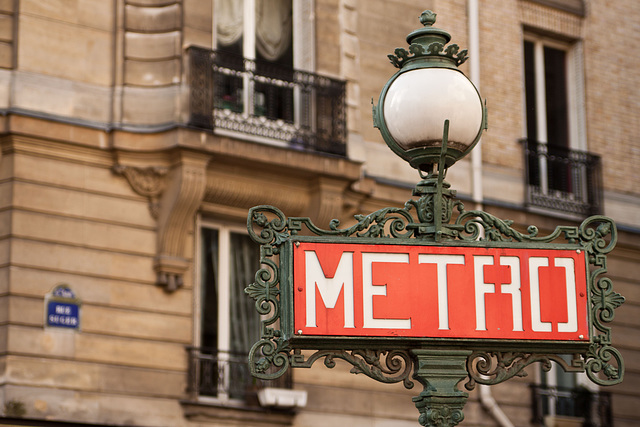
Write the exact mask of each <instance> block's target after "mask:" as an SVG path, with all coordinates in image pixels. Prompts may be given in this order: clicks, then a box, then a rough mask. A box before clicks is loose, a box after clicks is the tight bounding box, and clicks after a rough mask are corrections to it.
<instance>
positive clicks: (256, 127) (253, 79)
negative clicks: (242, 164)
mask: <svg viewBox="0 0 640 427" xmlns="http://www.w3.org/2000/svg"><path fill="white" fill-rule="evenodd" d="M188 54H189V85H190V102H189V107H190V111H189V125H191V126H194V127H198V128H203V129H220V130H224V131H229V132H233V133H237V134H244V135H252V136H253V137H258V138H265V139H268V140H275V141H280V142H284V143H286V144H287V145H288V146H291V147H292V148H298V149H308V150H314V151H318V152H323V153H329V154H335V155H339V156H345V155H346V113H345V111H346V110H345V83H344V82H342V81H338V80H335V79H331V78H328V77H323V76H319V75H317V74H313V73H308V72H304V71H299V70H294V69H292V68H288V67H283V66H279V65H277V64H272V63H267V62H260V61H254V60H249V59H246V58H243V57H240V56H236V55H231V54H228V53H223V52H217V51H210V50H207V49H202V48H199V47H190V48H189V49H188Z"/></svg>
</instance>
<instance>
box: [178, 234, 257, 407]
mask: <svg viewBox="0 0 640 427" xmlns="http://www.w3.org/2000/svg"><path fill="white" fill-rule="evenodd" d="M200 248H201V254H200V266H201V268H200V270H201V271H200V298H199V302H200V304H199V306H200V322H199V328H198V329H199V331H200V332H199V340H200V343H199V344H200V346H199V347H198V348H193V349H191V368H190V371H191V379H190V388H191V389H192V390H191V391H192V392H195V393H197V394H198V395H199V396H207V397H213V398H217V399H218V400H219V401H222V402H228V401H233V400H238V401H241V400H244V399H245V398H246V397H247V390H248V388H251V386H252V385H253V383H254V382H255V381H253V378H252V377H251V375H250V373H249V370H248V366H247V354H248V353H249V349H250V348H251V346H252V345H253V343H254V342H256V341H257V340H258V339H259V336H260V332H259V331H260V318H259V316H258V313H257V311H256V309H255V306H254V301H253V300H252V299H250V298H248V297H247V296H246V295H245V293H244V288H245V287H246V286H247V285H248V284H250V283H251V282H253V279H254V275H255V273H256V271H257V270H258V268H259V266H260V263H259V252H258V246H257V245H256V244H255V243H254V242H253V241H251V239H250V238H249V236H247V235H246V234H245V233H240V232H235V231H233V230H231V229H229V228H227V227H220V228H202V229H201V233H200Z"/></svg>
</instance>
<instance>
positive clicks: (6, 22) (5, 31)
mask: <svg viewBox="0 0 640 427" xmlns="http://www.w3.org/2000/svg"><path fill="white" fill-rule="evenodd" d="M0 40H2V41H4V42H11V40H13V16H12V15H5V14H2V13H0Z"/></svg>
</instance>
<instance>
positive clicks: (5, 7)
mask: <svg viewBox="0 0 640 427" xmlns="http://www.w3.org/2000/svg"><path fill="white" fill-rule="evenodd" d="M14 4H15V2H14V0H0V11H2V12H8V13H12V12H13V11H14V7H15V6H14Z"/></svg>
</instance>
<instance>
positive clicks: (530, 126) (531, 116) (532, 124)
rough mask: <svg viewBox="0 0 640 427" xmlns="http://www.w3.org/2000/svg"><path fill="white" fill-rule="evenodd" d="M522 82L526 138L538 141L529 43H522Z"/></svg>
mask: <svg viewBox="0 0 640 427" xmlns="http://www.w3.org/2000/svg"><path fill="white" fill-rule="evenodd" d="M524 82H525V97H526V109H527V138H529V139H531V140H534V141H538V123H537V121H536V78H535V62H534V56H533V43H532V42H529V41H525V42H524Z"/></svg>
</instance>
